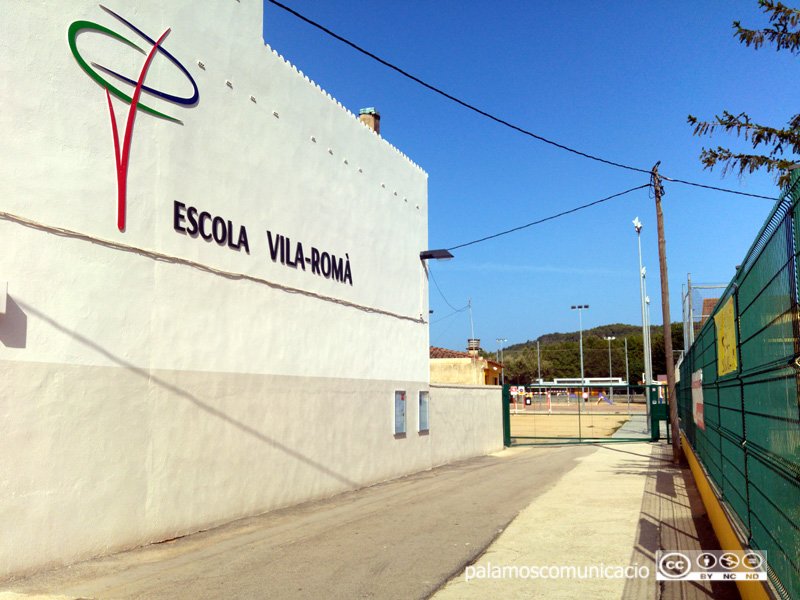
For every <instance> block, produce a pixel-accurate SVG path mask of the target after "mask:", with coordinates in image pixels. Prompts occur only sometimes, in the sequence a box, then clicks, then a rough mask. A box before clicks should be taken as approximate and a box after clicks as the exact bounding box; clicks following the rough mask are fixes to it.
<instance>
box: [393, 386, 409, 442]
mask: <svg viewBox="0 0 800 600" xmlns="http://www.w3.org/2000/svg"><path fill="white" fill-rule="evenodd" d="M405 432H406V393H405V392H395V393H394V434H395V435H400V434H404V433H405Z"/></svg>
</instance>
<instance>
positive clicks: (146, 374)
mask: <svg viewBox="0 0 800 600" xmlns="http://www.w3.org/2000/svg"><path fill="white" fill-rule="evenodd" d="M22 307H24V308H25V310H26V311H28V313H29V314H31V315H33V316H35V317H37V318H39V319H42V320H43V321H45V322H46V323H48V324H50V325H51V326H53V327H54V328H55V329H57V330H58V331H60V332H62V333H64V334H66V335H69V336H70V337H72V338H73V339H74V340H76V341H78V342H80V343H81V344H83V345H85V346H87V347H89V348H91V349H92V350H94V351H95V352H97V353H98V354H101V355H102V356H104V357H106V358H107V359H109V360H111V361H112V362H114V363H116V364H118V365H119V366H121V367H123V368H125V369H127V370H128V371H130V372H131V373H134V374H136V375H138V376H140V377H143V378H145V379H147V380H148V381H149V382H150V383H152V384H154V385H157V386H159V387H162V388H164V389H166V390H168V391H169V392H172V393H173V394H175V395H176V396H179V397H181V398H183V399H185V400H188V401H189V402H191V403H192V404H194V405H195V406H197V407H198V408H200V409H201V410H203V411H205V412H207V413H208V414H210V415H212V416H214V417H217V418H219V419H221V420H223V421H225V422H226V423H229V424H230V425H233V426H234V427H236V428H238V429H240V430H241V431H243V432H244V433H247V434H248V435H251V436H253V437H254V438H256V439H258V440H259V441H261V442H264V443H265V444H269V445H270V446H272V447H273V448H276V449H278V450H280V451H281V452H284V453H286V454H287V455H289V456H291V457H292V458H294V459H296V460H298V461H300V462H302V463H304V464H307V465H309V466H310V467H313V468H314V469H316V470H317V471H319V472H321V473H323V474H325V475H327V476H328V477H331V478H332V479H335V480H337V481H339V482H341V483H344V484H346V485H347V486H349V487H350V488H356V487H359V484H358V483H356V482H355V481H352V480H350V479H348V478H347V477H345V476H344V475H342V474H341V473H337V472H336V471H334V470H332V469H331V468H330V467H327V466H325V465H324V464H322V463H320V462H317V461H315V460H313V459H311V458H309V457H307V456H305V455H304V454H301V453H300V452H298V451H297V450H295V449H294V448H290V447H289V446H286V445H285V444H282V443H281V442H279V441H277V440H275V439H273V438H271V437H269V436H266V435H264V434H263V433H261V432H260V431H258V430H257V429H255V428H253V427H251V426H250V425H248V424H247V423H243V422H241V421H239V420H237V419H234V418H232V417H231V416H229V415H227V414H225V413H224V412H222V411H221V410H219V409H217V408H215V407H213V406H210V405H209V404H207V403H206V402H203V401H202V400H200V399H199V398H198V397H197V396H194V395H192V394H190V393H189V392H187V391H186V390H184V389H181V388H179V387H177V386H175V385H173V384H171V383H169V382H167V381H164V380H163V379H160V378H158V377H156V376H154V375H153V374H152V373H151V372H150V371H149V370H148V369H143V368H141V367H137V366H136V365H133V364H131V363H129V362H128V361H126V360H123V359H122V358H120V357H118V356H116V355H114V354H112V353H111V352H109V351H108V350H106V349H105V348H103V347H102V346H100V345H99V344H97V343H96V342H94V341H92V340H90V339H89V338H87V337H85V336H83V335H81V334H79V333H77V332H76V331H72V330H70V329H67V328H66V327H64V326H63V325H61V324H60V323H58V322H57V321H55V320H53V319H52V318H51V317H49V316H47V315H45V314H44V313H42V312H40V311H38V310H36V309H35V308H33V307H31V306H28V305H26V304H22ZM20 312H21V311H20Z"/></svg>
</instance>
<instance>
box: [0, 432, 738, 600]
mask: <svg viewBox="0 0 800 600" xmlns="http://www.w3.org/2000/svg"><path fill="white" fill-rule="evenodd" d="M670 457H671V451H670V449H669V447H667V446H666V445H665V444H647V443H633V444H631V443H629V444H612V445H596V446H563V447H547V448H511V449H508V450H505V451H503V452H501V453H499V454H497V455H494V456H488V457H480V458H476V459H471V460H468V461H462V462H459V463H455V464H453V465H447V466H444V467H440V468H437V469H434V470H432V471H428V472H425V473H419V474H417V475H413V476H410V477H405V478H401V479H398V480H394V481H391V482H387V483H384V484H380V485H376V486H372V487H370V488H366V489H363V490H357V491H354V492H349V493H346V494H341V495H339V496H335V497H334V498H329V499H327V500H321V501H318V502H312V503H308V504H305V505H301V506H297V507H292V508H287V509H284V510H279V511H273V512H271V513H268V514H266V515H262V516H259V517H253V518H250V519H244V520H242V521H238V522H235V523H231V524H229V525H225V526H223V527H220V528H217V529H215V530H211V531H207V532H203V533H199V534H195V535H192V536H187V537H185V538H181V539H179V540H175V541H172V542H167V543H162V544H154V545H151V546H147V547H144V548H139V549H136V550H132V551H130V552H124V553H120V554H116V555H112V556H107V557H103V558H99V559H95V560H92V561H87V562H84V563H80V564H77V565H72V567H67V568H62V569H56V570H53V571H49V572H46V573H41V574H39V575H36V576H34V577H31V578H28V579H23V580H19V581H12V582H7V583H6V584H1V585H0V600H31V599H32V598H36V599H40V600H45V599H46V600H56V599H58V600H74V599H76V598H82V599H101V598H102V599H115V600H118V599H123V598H148V599H159V598H169V599H171V600H172V599H179V598H192V599H193V600H194V599H202V598H209V599H210V598H236V599H239V598H259V599H260V598H348V599H349V598H387V599H389V598H429V597H431V595H432V594H434V593H435V596H434V597H435V598H436V599H437V600H440V599H449V598H458V599H461V598H467V599H469V598H476V599H477V598H480V599H487V598H489V599H491V598H504V599H505V598H548V599H559V598H564V599H566V598H569V599H574V598H586V599H589V598H592V599H594V598H599V599H614V598H621V599H629V598H630V599H654V600H657V599H672V598H687V599H690V598H691V599H698V600H699V599H705V600H708V599H711V598H715V599H718V600H727V599H731V598H738V595H737V592H736V587H735V585H734V584H732V583H730V584H726V587H725V588H720V589H711V588H710V587H708V584H706V587H702V586H700V585H698V584H695V583H691V582H689V584H688V585H687V584H681V583H678V582H668V585H667V586H661V585H658V582H656V581H655V565H654V554H655V550H657V549H658V548H664V549H670V550H671V549H689V548H697V547H700V546H702V547H703V548H708V549H712V548H715V546H714V543H715V540H714V538H713V534H711V533H710V525H709V524H708V523H707V522H706V521H704V520H703V517H702V504H701V503H700V501H699V497H698V496H697V493H696V491H695V490H694V489H693V484H692V482H691V474H690V473H689V472H688V469H686V470H683V469H678V468H675V467H673V466H672V464H671V462H670V460H669V459H670ZM601 563H602V564H604V565H619V566H622V567H626V566H629V565H632V564H637V565H638V566H640V567H641V566H647V567H648V569H649V577H648V578H646V579H631V580H625V579H585V580H578V579H563V580H556V579H547V580H545V579H537V580H534V579H501V580H497V579H478V578H472V579H471V580H470V581H469V582H467V581H466V578H465V576H464V571H465V568H466V567H470V568H473V569H477V568H478V567H481V566H483V567H488V566H489V565H490V564H491V565H500V566H513V565H517V566H523V565H526V566H533V565H541V566H549V565H576V566H578V565H598V564H601ZM449 580H450V582H449V583H447V582H448V581H449ZM443 586H444V587H443ZM440 588H441V589H440ZM437 590H438V592H437Z"/></svg>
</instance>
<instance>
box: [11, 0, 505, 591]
mask: <svg viewBox="0 0 800 600" xmlns="http://www.w3.org/2000/svg"><path fill="white" fill-rule="evenodd" d="M106 4H108V3H107V2H105V3H104V6H105V5H106ZM262 6H263V5H262V2H261V0H240V1H235V2H234V1H232V0H229V1H225V2H221V1H219V0H170V1H169V2H164V1H163V0H113V1H112V2H111V3H110V5H108V6H107V7H106V8H108V9H109V10H113V11H115V12H116V13H117V14H118V15H119V17H120V18H119V19H118V18H116V17H114V16H112V15H111V14H110V13H109V12H107V11H106V10H103V9H102V8H101V7H100V5H99V3H98V2H97V0H71V1H70V2H49V3H41V2H6V3H4V4H3V9H2V18H0V40H2V43H0V107H2V110H0V136H2V138H1V139H2V143H0V165H2V167H1V169H2V173H0V240H2V252H0V280H2V281H7V282H8V288H7V289H8V296H7V302H6V311H5V314H0V432H2V433H0V580H2V579H7V578H9V577H14V576H20V575H23V574H26V573H30V572H32V571H36V570H40V569H43V568H46V567H53V566H58V565H64V564H69V563H73V562H76V561H79V560H82V559H86V558H90V557H93V556H97V555H100V554H105V553H109V552H113V551H116V550H121V549H125V548H131V547H135V546H138V545H141V544H147V543H149V542H153V541H157V540H163V539H168V538H171V537H175V536H179V535H184V534H187V533H191V532H194V531H198V530H201V529H206V528H209V527H213V526H215V525H218V524H220V523H224V522H227V521H231V520H233V519H237V518H240V517H244V516H250V515H255V514H259V513H262V512H265V511H268V510H272V509H275V508H278V507H281V506H287V505H291V504H295V503H299V502H303V501H306V500H311V499H314V498H320V497H324V496H330V495H332V494H336V493H339V492H342V491H344V490H349V489H354V488H358V487H360V486H365V485H369V484H372V483H375V482H379V481H384V480H387V479H391V478H394V477H398V476H401V475H404V474H408V473H412V472H415V471H420V470H423V469H429V468H431V467H432V466H435V465H438V464H442V463H446V462H450V461H453V460H456V459H459V458H463V457H467V456H475V455H478V454H484V453H487V452H491V451H493V450H496V449H498V448H499V447H500V446H501V445H502V431H501V421H502V419H501V400H500V391H499V389H498V388H494V389H489V388H485V387H481V388H480V389H468V388H454V387H437V386H434V387H432V388H430V389H431V398H430V426H431V428H430V432H429V433H427V434H422V435H421V434H419V433H418V432H417V431H415V425H416V423H417V398H418V394H419V392H420V391H426V390H428V389H429V362H428V352H429V350H428V343H429V331H428V322H427V320H426V319H427V316H428V314H429V313H428V280H427V272H426V269H425V265H424V264H423V263H422V261H420V259H419V253H420V252H421V251H423V250H426V249H428V239H427V238H428V231H427V208H428V205H427V200H428V198H427V174H426V173H425V172H424V171H423V170H422V169H420V168H419V167H418V166H416V165H415V164H413V163H412V162H411V161H410V160H409V159H408V158H406V157H405V156H404V155H402V154H401V153H400V152H399V151H398V150H397V149H396V148H394V147H392V146H391V145H390V144H389V143H388V142H387V141H386V140H384V139H383V138H381V137H379V136H378V135H376V134H375V133H374V132H373V131H372V130H370V129H368V128H367V127H366V126H364V125H363V124H362V123H360V122H359V121H358V119H357V117H356V116H355V114H353V112H351V111H348V110H347V109H346V108H344V107H343V106H341V104H339V103H338V102H336V101H335V100H334V99H333V98H332V97H331V96H329V95H328V94H326V93H325V92H323V91H322V90H321V89H320V88H319V87H318V86H316V85H315V84H314V83H313V82H311V81H310V80H309V79H308V78H307V77H305V76H303V75H302V74H301V73H299V72H298V70H297V69H295V68H294V67H293V66H292V65H291V64H289V63H288V62H287V61H285V60H284V59H283V58H282V57H280V56H279V55H278V54H277V53H275V52H273V51H272V50H271V49H269V48H267V47H265V46H264V40H263V39H261V23H262V14H261V11H262ZM120 19H124V20H128V21H129V22H130V23H132V24H135V26H136V28H139V29H140V30H141V31H144V32H147V34H149V35H153V36H156V38H158V37H159V35H160V34H161V32H164V31H165V30H166V28H168V27H169V28H171V31H170V33H169V35H168V37H166V38H165V40H164V43H163V49H164V50H165V51H168V52H170V53H172V54H173V55H174V56H175V59H176V60H177V61H178V62H179V63H180V65H182V68H185V72H186V74H189V75H191V80H190V79H189V78H188V77H187V75H184V74H182V72H181V71H180V70H178V68H177V66H176V65H175V64H173V63H172V62H170V61H168V60H167V59H166V58H165V55H162V54H161V53H160V52H157V53H156V54H154V56H155V58H154V60H153V63H152V65H151V67H150V69H149V71H147V73H146V84H147V85H150V86H154V89H157V90H158V89H160V90H162V91H166V92H170V93H172V94H177V95H187V94H188V95H190V92H191V86H190V85H189V84H190V81H194V82H195V83H196V85H197V88H198V90H199V91H198V93H199V100H198V101H197V102H196V103H195V104H194V105H182V106H177V105H175V104H172V103H170V102H168V101H166V100H164V99H163V98H162V99H159V98H157V97H154V96H153V95H152V94H144V95H143V97H142V102H143V103H146V104H147V105H150V106H151V108H154V109H156V110H160V111H164V112H165V114H169V115H172V116H174V117H175V118H179V119H180V120H181V123H180V124H177V123H174V122H170V121H167V120H164V119H159V118H156V117H154V116H152V115H150V114H147V113H145V112H143V111H142V110H139V111H138V112H136V113H135V119H134V120H133V122H132V123H133V126H134V133H133V136H132V140H133V141H132V145H131V146H130V157H129V158H130V162H129V164H128V167H129V168H128V170H127V178H126V180H125V181H126V191H127V196H126V198H127V199H126V202H127V205H126V206H127V208H126V209H125V210H124V211H119V209H118V206H119V199H120V196H119V193H118V185H117V184H118V179H117V171H116V168H115V153H114V137H113V134H112V128H111V120H110V119H111V112H110V109H109V106H108V103H109V100H108V97H107V96H106V91H105V89H104V87H103V86H102V85H100V84H98V82H97V81H96V80H94V79H93V78H92V77H90V76H89V75H88V74H87V73H86V72H84V70H83V69H82V68H81V66H80V65H79V62H78V57H82V58H81V60H85V61H99V62H98V64H100V63H102V64H103V65H104V66H106V67H108V68H111V69H119V70H120V71H121V72H124V73H126V74H128V75H129V76H131V77H138V76H139V75H138V74H139V73H140V72H141V69H142V65H143V61H144V58H143V56H144V55H142V54H141V53H139V52H136V51H135V50H133V49H132V48H130V47H129V46H128V45H127V44H124V43H122V42H120V41H119V40H118V39H115V38H114V37H113V36H109V35H104V34H100V33H98V30H97V29H96V27H103V28H110V29H111V30H112V31H114V32H116V33H117V34H118V35H124V36H127V37H132V38H135V40H136V42H137V43H138V44H140V45H141V46H142V47H143V48H144V50H147V51H150V50H151V48H152V45H151V44H150V42H147V41H146V39H145V38H143V37H142V36H139V34H137V33H136V32H135V31H134V30H133V29H131V28H130V27H127V26H126V25H125V24H124V23H123V21H122V20H120ZM87 21H88V22H90V23H94V24H95V25H92V26H91V27H95V29H91V28H89V29H84V31H83V32H82V33H79V34H77V35H76V37H75V38H74V39H75V42H76V49H77V52H78V54H77V55H75V54H73V52H72V50H71V48H70V43H69V40H70V34H69V31H70V30H71V29H72V28H73V27H77V26H78V25H80V24H81V23H84V25H82V27H84V28H85V27H86V22H87ZM87 64H88V63H87ZM115 81H116V79H115ZM117 84H118V85H121V84H119V82H117ZM129 87H130V86H129ZM126 89H127V88H126ZM128 91H131V90H130V89H129V90H128ZM111 105H112V108H111V110H113V112H114V114H116V119H117V123H118V125H119V127H120V129H121V130H123V131H124V129H125V128H126V127H127V125H126V124H125V123H126V120H127V115H128V114H129V113H128V111H129V110H130V104H129V101H128V102H126V101H125V100H124V99H122V98H121V97H119V96H114V97H113V98H112V99H111ZM353 108H354V109H355V108H356V107H353ZM123 131H120V132H119V135H118V138H119V137H122V136H123ZM176 203H179V204H180V205H183V206H184V207H185V210H186V211H189V208H188V207H195V208H196V209H197V210H198V211H201V212H200V214H202V213H203V212H206V213H207V215H206V216H207V217H208V216H209V215H215V216H217V217H218V218H219V219H220V221H219V222H220V224H222V225H223V229H224V224H225V222H232V223H234V224H235V226H231V227H233V228H234V229H233V230H235V231H236V232H239V227H240V226H241V227H245V226H246V231H247V234H248V237H249V250H247V251H246V250H244V249H242V248H233V247H232V246H230V245H229V244H227V243H225V242H224V241H223V240H211V239H209V237H210V236H204V235H203V233H202V228H201V229H200V232H199V235H197V233H194V234H193V233H191V232H190V231H189V230H188V229H186V228H185V227H184V228H183V229H182V228H181V227H180V226H179V225H180V219H179V218H178V217H176V214H177V213H176V207H177V206H178V205H179V204H176ZM123 213H124V214H125V215H127V220H126V225H125V226H124V227H123V228H122V229H119V228H118V218H119V215H120V214H123ZM185 214H189V213H188V212H186V213H185ZM223 217H224V218H223ZM201 219H202V217H201ZM209 220H210V219H209ZM183 223H184V226H186V225H187V224H188V219H184V221H183ZM209 227H210V225H209ZM215 227H216V225H215ZM268 232H269V233H268ZM278 235H280V236H282V237H281V239H285V240H287V243H286V244H285V245H283V246H282V247H283V249H284V250H285V253H286V255H287V256H288V257H289V258H291V256H292V255H293V256H294V257H295V260H296V258H297V253H296V250H295V249H296V248H297V246H298V244H299V243H300V242H302V243H303V244H304V245H305V248H306V253H307V254H308V255H311V256H313V253H314V252H317V254H318V255H319V256H322V255H323V254H324V255H325V256H329V255H335V256H338V257H339V258H346V260H347V265H348V268H350V267H352V278H351V279H352V280H351V281H348V280H346V279H343V278H336V277H330V276H323V275H321V274H319V273H316V274H315V272H314V267H313V264H314V263H311V262H309V263H308V265H306V266H305V267H304V266H303V265H305V264H306V263H305V262H303V261H299V260H297V261H296V262H297V264H294V263H290V262H287V260H286V257H284V256H283V255H282V254H281V252H278V250H277V248H278V246H277V245H276V243H275V241H274V240H275V239H277V236H278ZM289 239H291V241H292V243H291V244H289V243H288V240H289ZM279 256H280V258H279ZM320 260H322V261H324V258H321V259H320ZM322 264H324V263H322ZM323 271H324V267H323ZM4 289H5V288H4ZM395 390H404V391H405V392H406V393H407V398H408V433H407V435H406V436H405V437H397V436H395V435H394V428H393V425H394V423H393V419H394V392H395Z"/></svg>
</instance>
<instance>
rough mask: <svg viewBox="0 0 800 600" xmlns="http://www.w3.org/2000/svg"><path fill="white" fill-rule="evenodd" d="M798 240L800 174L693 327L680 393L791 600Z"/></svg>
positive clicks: (798, 406)
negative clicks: (732, 274)
mask: <svg viewBox="0 0 800 600" xmlns="http://www.w3.org/2000/svg"><path fill="white" fill-rule="evenodd" d="M798 236H800V171H795V172H794V174H793V177H792V180H791V184H790V186H789V188H788V189H787V190H786V191H785V192H784V193H783V194H782V196H781V199H780V200H779V201H778V202H777V203H776V205H775V207H774V208H773V210H772V212H771V213H770V215H769V217H768V218H767V220H766V222H765V224H764V226H763V227H762V228H761V231H760V232H759V235H758V236H757V238H756V240H755V242H754V243H753V245H752V246H751V248H750V250H749V251H748V253H747V255H746V256H745V257H744V260H743V261H742V264H741V266H740V267H739V268H738V269H737V271H736V275H735V276H734V278H733V280H732V281H731V282H730V284H728V286H727V287H726V288H725V289H724V290H721V289H720V290H714V291H713V294H717V293H718V297H717V299H716V300H715V301H714V307H713V310H711V311H710V314H708V315H706V316H704V317H703V320H702V324H700V326H699V327H697V328H696V329H695V328H694V325H695V321H694V320H692V321H691V322H692V325H693V327H690V328H689V330H690V331H689V333H693V334H694V343H693V344H691V346H690V347H689V349H688V350H687V352H686V355H685V356H684V359H683V362H682V364H681V373H680V383H679V388H678V401H679V416H680V419H681V428H682V430H683V432H684V434H685V435H686V438H687V440H688V441H689V443H690V445H691V446H692V448H693V449H694V451H695V453H696V454H697V457H698V459H699V460H700V462H701V464H702V465H703V467H704V468H705V471H706V473H707V474H708V477H709V479H710V481H711V483H712V485H713V486H714V487H715V488H716V492H717V494H718V496H719V497H720V498H721V500H722V502H723V505H724V506H725V507H726V509H727V510H728V513H729V514H730V515H731V517H732V520H733V521H734V524H735V525H736V526H738V529H739V532H740V534H741V535H742V537H743V538H744V540H745V541H746V542H747V544H748V545H749V546H750V547H751V548H753V549H755V550H761V551H765V552H766V553H767V561H768V563H769V573H770V581H771V582H772V584H773V586H774V587H775V589H776V591H777V592H778V594H779V595H780V596H781V597H783V598H784V599H787V600H788V599H789V598H798V597H800V402H799V398H800V397H799V396H798V390H799V389H800V388H799V387H798V384H799V382H800V362H799V361H800V316H799V315H798V280H797V275H798V272H799V271H800V270H799V269H798V260H799V255H798V248H800V239H799V238H798ZM713 294H712V295H709V296H707V297H713ZM684 299H685V308H686V296H684ZM688 302H689V303H690V306H691V300H689V301H688ZM687 341H688V340H687Z"/></svg>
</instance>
